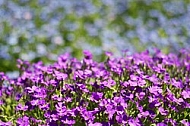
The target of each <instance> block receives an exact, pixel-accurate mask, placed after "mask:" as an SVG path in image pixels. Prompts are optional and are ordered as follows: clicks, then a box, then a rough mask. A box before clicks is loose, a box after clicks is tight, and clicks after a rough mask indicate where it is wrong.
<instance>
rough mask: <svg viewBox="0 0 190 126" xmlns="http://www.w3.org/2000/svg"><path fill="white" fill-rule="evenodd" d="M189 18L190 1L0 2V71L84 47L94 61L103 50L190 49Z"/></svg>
mask: <svg viewBox="0 0 190 126" xmlns="http://www.w3.org/2000/svg"><path fill="white" fill-rule="evenodd" d="M189 22H190V1H189V0H0V71H3V72H8V74H10V72H11V73H12V74H13V73H15V74H16V72H15V71H17V68H16V60H17V59H18V58H20V59H23V60H28V61H30V62H37V61H39V60H42V61H43V62H44V63H52V62H54V61H55V60H56V59H57V56H58V55H60V54H62V53H64V52H70V53H71V54H72V56H74V57H76V58H79V59H80V58H81V57H83V54H82V50H84V49H87V50H90V51H91V52H92V53H93V55H94V59H96V60H97V61H103V60H104V59H105V56H104V55H102V54H104V51H112V52H114V55H116V56H119V55H121V53H122V51H123V50H128V51H130V52H139V51H143V50H146V49H148V50H151V49H152V47H157V48H159V49H161V50H162V51H163V52H164V53H168V52H177V51H178V50H179V49H181V48H190V23H189ZM12 76H13V75H12Z"/></svg>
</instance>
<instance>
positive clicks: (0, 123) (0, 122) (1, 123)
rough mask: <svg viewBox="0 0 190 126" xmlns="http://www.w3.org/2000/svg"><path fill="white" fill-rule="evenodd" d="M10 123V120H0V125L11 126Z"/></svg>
mask: <svg viewBox="0 0 190 126" xmlns="http://www.w3.org/2000/svg"><path fill="white" fill-rule="evenodd" d="M12 125H13V124H12V122H2V121H1V120H0V126H12Z"/></svg>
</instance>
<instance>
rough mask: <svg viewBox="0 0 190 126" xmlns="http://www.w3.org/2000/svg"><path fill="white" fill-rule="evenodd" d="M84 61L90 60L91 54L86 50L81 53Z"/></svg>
mask: <svg viewBox="0 0 190 126" xmlns="http://www.w3.org/2000/svg"><path fill="white" fill-rule="evenodd" d="M83 54H84V57H85V59H92V54H91V53H90V52H89V51H88V50H84V51H83Z"/></svg>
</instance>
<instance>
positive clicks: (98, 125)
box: [88, 122, 103, 126]
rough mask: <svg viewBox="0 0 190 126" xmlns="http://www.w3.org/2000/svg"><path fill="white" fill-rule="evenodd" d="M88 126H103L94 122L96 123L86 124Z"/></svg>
mask: <svg viewBox="0 0 190 126" xmlns="http://www.w3.org/2000/svg"><path fill="white" fill-rule="evenodd" d="M88 126H103V125H102V124H101V123H98V122H96V123H90V124H88Z"/></svg>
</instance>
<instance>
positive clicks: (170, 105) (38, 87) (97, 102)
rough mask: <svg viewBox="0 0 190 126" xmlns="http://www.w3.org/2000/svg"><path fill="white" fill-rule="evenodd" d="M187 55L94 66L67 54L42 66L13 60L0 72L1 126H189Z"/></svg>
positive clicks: (136, 57)
mask: <svg viewBox="0 0 190 126" xmlns="http://www.w3.org/2000/svg"><path fill="white" fill-rule="evenodd" d="M189 54H190V52H189V50H181V51H180V52H179V55H174V54H168V55H165V54H163V53H162V52H161V51H159V50H157V49H156V50H155V52H154V53H153V54H149V52H148V51H145V52H142V53H136V54H133V55H125V56H123V57H121V58H115V57H113V56H112V53H110V52H106V55H107V60H106V61H104V62H100V63H99V62H96V61H94V60H93V56H92V54H91V53H90V52H89V51H86V50H85V51H84V58H83V59H82V60H81V61H79V60H78V59H76V58H72V57H70V55H69V54H68V53H66V54H63V55H61V56H60V57H59V58H58V60H57V62H55V63H54V64H51V65H48V66H46V65H44V64H43V63H42V62H38V63H35V64H30V63H28V62H24V61H22V60H19V61H18V65H17V66H18V67H19V69H20V76H19V77H18V78H16V79H9V78H8V77H7V76H6V75H5V74H4V73H0V120H1V121H0V125H2V126H5V125H7V126H9V125H14V124H15V125H22V126H28V125H36V124H38V125H39V126H40V125H41V126H46V125H49V126H53V125H56V126H57V125H60V126H62V125H77V126H79V125H89V126H110V125H129V126H140V125H156V126H167V125H173V126H175V125H181V124H183V125H185V126H189V125H190V55H189Z"/></svg>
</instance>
